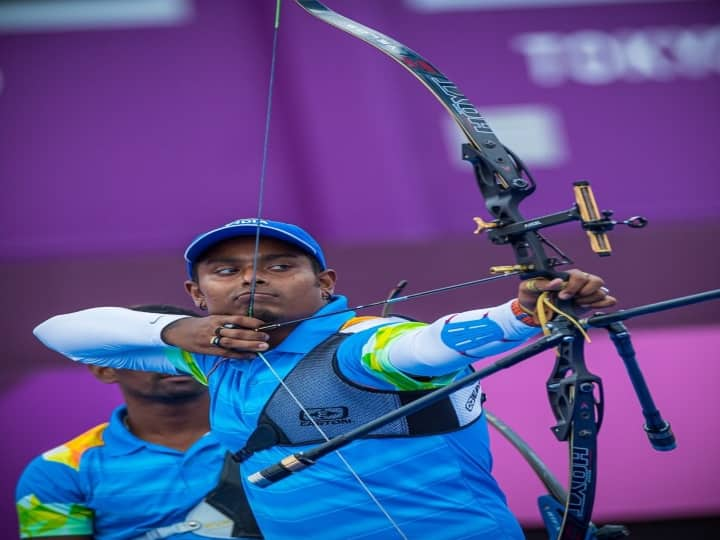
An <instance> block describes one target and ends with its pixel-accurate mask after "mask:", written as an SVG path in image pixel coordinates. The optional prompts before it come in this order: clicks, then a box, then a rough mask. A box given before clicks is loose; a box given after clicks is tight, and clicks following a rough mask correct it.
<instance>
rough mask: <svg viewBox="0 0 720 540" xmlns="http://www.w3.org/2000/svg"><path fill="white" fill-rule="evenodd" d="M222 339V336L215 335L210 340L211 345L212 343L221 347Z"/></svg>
mask: <svg viewBox="0 0 720 540" xmlns="http://www.w3.org/2000/svg"><path fill="white" fill-rule="evenodd" d="M221 339H222V337H221V336H213V338H212V339H211V340H210V345H212V346H213V347H219V346H220V340H221Z"/></svg>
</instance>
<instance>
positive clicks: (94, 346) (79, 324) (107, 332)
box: [33, 307, 186, 373]
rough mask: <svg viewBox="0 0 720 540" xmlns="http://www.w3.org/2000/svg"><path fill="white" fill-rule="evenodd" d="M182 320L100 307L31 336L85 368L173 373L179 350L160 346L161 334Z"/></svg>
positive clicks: (70, 315) (63, 318)
mask: <svg viewBox="0 0 720 540" xmlns="http://www.w3.org/2000/svg"><path fill="white" fill-rule="evenodd" d="M184 317H186V315H170V314H160V313H145V312H142V311H134V310H131V309H125V308H119V307H99V308H92V309H85V310H82V311H76V312H74V313H68V314H65V315H57V316H55V317H52V318H50V319H48V320H47V321H45V322H43V323H41V324H39V325H38V326H37V327H35V329H34V330H33V334H35V337H37V338H38V339H39V340H40V341H41V342H42V343H43V344H44V345H45V346H47V347H48V348H50V349H52V350H54V351H57V352H59V353H60V354H62V355H64V356H67V357H68V358H70V359H71V360H75V361H78V362H82V363H84V364H96V365H103V366H110V367H114V368H122V369H135V370H143V371H160V372H164V373H176V372H177V369H176V368H175V365H174V363H173V362H172V361H171V359H172V357H173V356H175V355H176V354H177V353H178V352H179V349H177V348H176V347H172V346H170V345H167V344H166V343H165V342H163V340H162V338H161V337H160V334H161V332H162V330H163V328H165V327H166V326H167V325H168V324H170V323H171V322H174V321H176V320H178V319H182V318H184Z"/></svg>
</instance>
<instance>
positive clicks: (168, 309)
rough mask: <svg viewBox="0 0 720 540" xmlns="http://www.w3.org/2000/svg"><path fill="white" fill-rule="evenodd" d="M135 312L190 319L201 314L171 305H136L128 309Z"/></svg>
mask: <svg viewBox="0 0 720 540" xmlns="http://www.w3.org/2000/svg"><path fill="white" fill-rule="evenodd" d="M128 309H132V310H133V311H144V312H145V313H166V314H168V315H187V316H188V317H199V316H200V314H199V313H197V312H195V311H193V310H191V309H187V308H184V307H180V306H173V305H171V304H136V305H134V306H130V307H128Z"/></svg>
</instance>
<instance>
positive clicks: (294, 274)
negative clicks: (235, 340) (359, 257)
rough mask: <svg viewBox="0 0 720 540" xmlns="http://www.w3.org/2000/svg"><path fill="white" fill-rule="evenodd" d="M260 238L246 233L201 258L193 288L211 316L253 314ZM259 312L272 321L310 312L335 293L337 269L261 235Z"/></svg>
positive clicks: (256, 300)
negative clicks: (317, 265) (320, 269)
mask: <svg viewBox="0 0 720 540" xmlns="http://www.w3.org/2000/svg"><path fill="white" fill-rule="evenodd" d="M254 256H255V238H254V237H240V238H233V239H231V240H227V241H225V242H221V243H219V244H218V245H216V246H214V247H212V248H211V249H210V250H209V251H208V252H207V253H206V254H205V255H204V257H203V259H202V260H201V261H199V262H198V263H197V283H190V284H189V285H188V290H189V292H190V294H191V296H192V297H193V299H194V300H195V303H196V305H200V303H201V302H202V301H204V302H205V303H206V304H207V310H208V313H209V314H210V315H248V308H249V306H250V292H251V288H252V281H253V259H254ZM255 283H256V285H255V293H254V306H253V313H252V316H254V317H255V318H257V319H260V320H262V321H264V322H266V323H272V322H279V321H287V320H291V319H298V318H301V317H307V316H309V315H312V314H313V313H315V312H316V311H317V310H318V309H320V308H321V307H322V306H323V305H325V300H324V299H323V293H324V292H325V293H330V294H332V292H333V288H334V286H335V273H334V272H333V271H332V270H326V271H324V272H320V273H316V271H315V269H314V267H313V264H312V261H311V259H310V257H309V256H307V255H306V254H305V253H304V252H302V251H300V250H299V249H297V248H295V247H294V246H292V245H290V244H286V243H285V242H282V241H280V240H275V239H272V238H261V239H260V244H259V251H258V255H257V268H256V271H255Z"/></svg>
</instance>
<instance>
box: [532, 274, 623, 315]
mask: <svg viewBox="0 0 720 540" xmlns="http://www.w3.org/2000/svg"><path fill="white" fill-rule="evenodd" d="M567 274H568V279H567V281H563V280H562V279H560V278H555V279H552V280H548V279H545V278H532V279H527V280H525V281H523V282H522V283H521V284H520V287H519V289H518V301H519V302H520V304H521V305H522V306H523V307H524V308H525V309H527V310H529V311H534V310H535V307H536V304H537V299H538V296H540V294H542V293H543V292H545V291H550V292H556V293H557V297H558V299H560V300H572V301H573V303H574V304H575V306H576V307H577V308H578V309H579V310H581V311H589V310H592V309H602V308H608V307H612V306H614V305H615V304H616V303H617V299H616V298H615V297H614V296H610V294H609V293H610V291H609V290H608V289H607V287H605V282H604V281H603V280H602V278H601V277H599V276H595V275H593V274H589V273H587V272H583V271H582V270H578V269H573V270H568V271H567Z"/></svg>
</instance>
